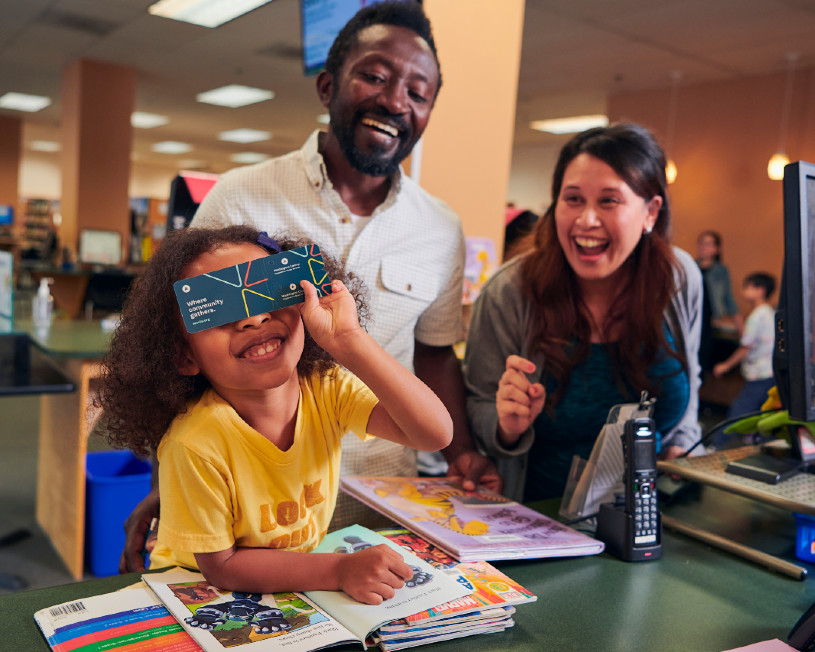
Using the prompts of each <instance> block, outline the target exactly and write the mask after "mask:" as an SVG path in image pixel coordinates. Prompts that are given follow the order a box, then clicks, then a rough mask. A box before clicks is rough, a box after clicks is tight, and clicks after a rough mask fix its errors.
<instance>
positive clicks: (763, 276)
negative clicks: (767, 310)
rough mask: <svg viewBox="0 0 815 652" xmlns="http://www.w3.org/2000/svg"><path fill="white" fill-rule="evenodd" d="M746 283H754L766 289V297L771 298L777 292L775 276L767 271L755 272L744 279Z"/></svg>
mask: <svg viewBox="0 0 815 652" xmlns="http://www.w3.org/2000/svg"><path fill="white" fill-rule="evenodd" d="M744 284H745V285H748V284H749V285H752V286H754V287H757V288H761V289H762V290H764V298H765V299H769V298H770V297H771V296H772V294H773V292H775V277H774V276H773V275H772V274H768V273H767V272H754V273H753V274H750V275H749V276H748V277H747V278H745V279H744Z"/></svg>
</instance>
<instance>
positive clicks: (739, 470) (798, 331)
mask: <svg viewBox="0 0 815 652" xmlns="http://www.w3.org/2000/svg"><path fill="white" fill-rule="evenodd" d="M783 193H784V264H783V267H782V270H781V288H780V290H779V294H778V308H777V310H776V314H775V348H774V350H773V375H774V376H775V383H776V387H777V388H778V394H779V397H780V399H781V405H782V407H783V408H784V409H786V410H787V411H788V412H789V416H790V419H791V420H794V421H801V422H815V359H813V341H812V340H813V337H814V336H815V323H814V322H813V314H814V313H813V306H812V301H813V299H815V291H813V289H815V164H812V163H806V162H804V161H798V162H796V163H790V164H789V165H787V166H785V167H784V181H783ZM788 432H789V435H790V450H789V455H788V456H786V457H778V456H771V455H769V454H767V453H762V454H760V455H754V456H751V457H748V458H745V459H742V460H738V461H736V462H733V463H731V464H729V465H728V466H727V470H728V471H729V472H731V473H736V474H737V475H743V476H746V477H749V478H753V479H755V480H761V481H764V482H770V483H775V482H779V481H781V480H783V479H785V478H787V477H790V476H791V475H794V474H795V473H797V472H798V471H800V470H803V469H805V468H806V467H807V466H808V464H809V463H811V462H812V461H813V460H815V438H813V437H812V435H811V434H810V432H809V429H808V428H807V427H805V426H800V425H790V426H789V427H788Z"/></svg>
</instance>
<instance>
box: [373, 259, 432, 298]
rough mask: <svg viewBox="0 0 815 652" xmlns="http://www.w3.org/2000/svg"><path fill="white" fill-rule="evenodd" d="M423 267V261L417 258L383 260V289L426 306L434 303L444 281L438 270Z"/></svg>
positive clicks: (381, 275) (381, 274)
mask: <svg viewBox="0 0 815 652" xmlns="http://www.w3.org/2000/svg"><path fill="white" fill-rule="evenodd" d="M423 265H424V263H423V261H421V260H417V259H416V258H412V259H407V258H405V257H400V258H383V259H382V263H381V267H380V270H381V271H380V279H381V281H382V285H383V287H384V288H385V289H386V290H388V291H389V292H392V293H394V294H396V295H398V296H399V297H403V298H407V299H413V300H415V301H418V302H419V303H421V304H424V305H427V304H430V303H432V302H433V300H434V299H435V298H436V297H437V296H438V293H439V288H440V286H441V281H442V280H443V279H441V278H440V275H439V272H438V271H437V270H434V269H425V268H424V267H423ZM425 267H426V266H425ZM393 298H397V297H393Z"/></svg>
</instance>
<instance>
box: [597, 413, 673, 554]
mask: <svg viewBox="0 0 815 652" xmlns="http://www.w3.org/2000/svg"><path fill="white" fill-rule="evenodd" d="M648 413H649V412H645V414H648ZM620 439H621V440H622V457H623V478H622V480H623V493H622V494H617V495H616V500H615V502H613V503H603V504H602V505H600V511H599V513H598V515H597V538H598V539H600V540H601V541H603V542H605V544H606V551H607V552H609V553H611V554H612V555H614V556H615V557H619V558H620V559H623V560H625V561H647V560H652V559H660V558H661V557H662V519H661V516H660V514H659V509H658V505H657V490H656V479H657V452H656V434H655V432H654V420H653V419H651V418H650V417H648V416H642V412H641V413H640V415H639V416H633V417H631V418H629V419H628V420H627V421H626V422H625V424H624V426H623V433H622V435H620Z"/></svg>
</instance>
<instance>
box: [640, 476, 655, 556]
mask: <svg viewBox="0 0 815 652" xmlns="http://www.w3.org/2000/svg"><path fill="white" fill-rule="evenodd" d="M658 534H659V514H658V512H657V496H656V491H655V490H654V482H653V480H650V479H646V480H639V481H637V482H635V483H634V545H635V546H637V545H646V544H650V543H656V542H657V538H658V537H657V535H658Z"/></svg>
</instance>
